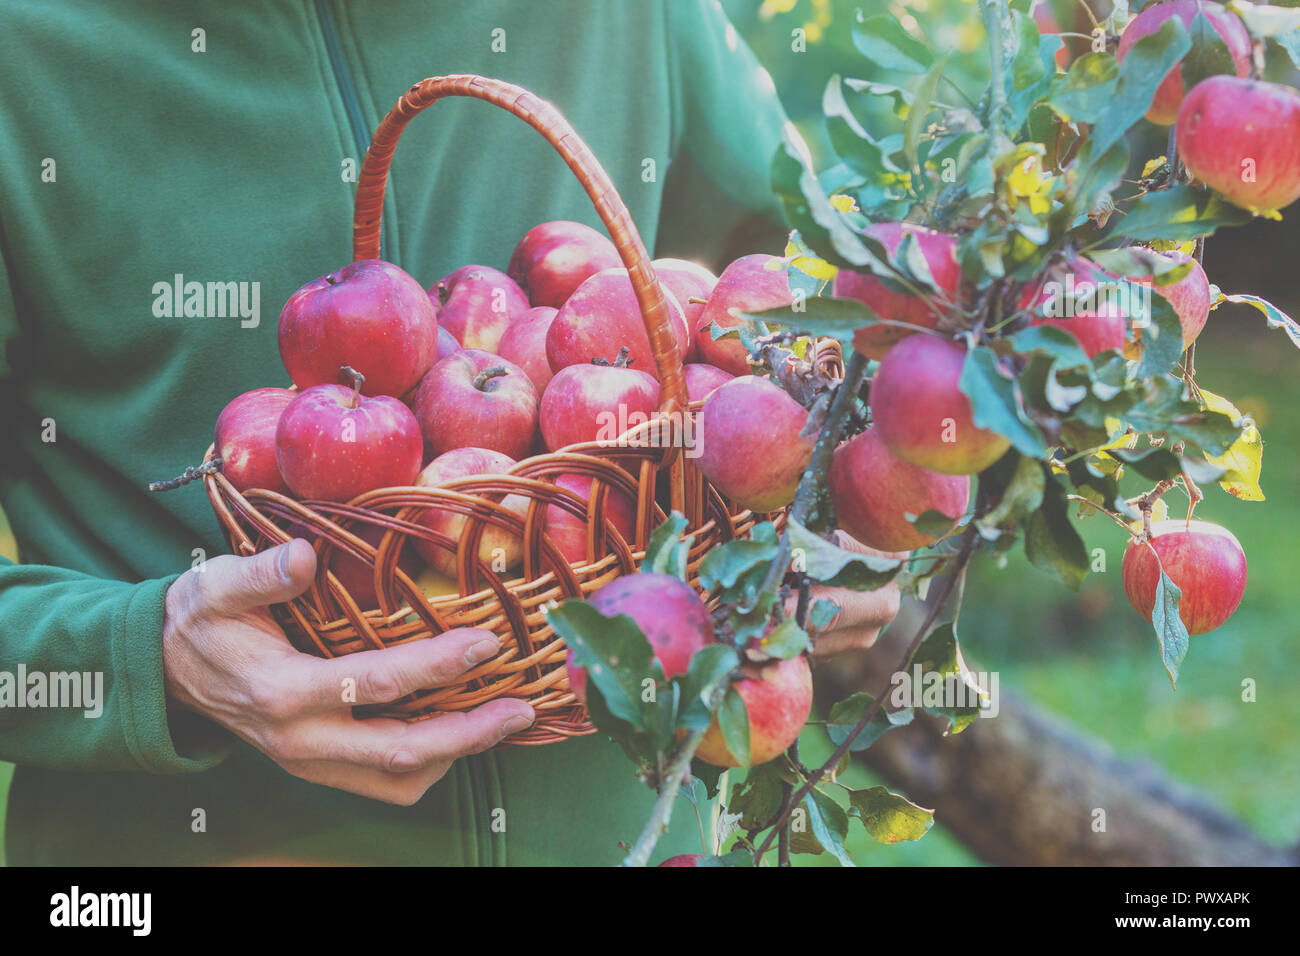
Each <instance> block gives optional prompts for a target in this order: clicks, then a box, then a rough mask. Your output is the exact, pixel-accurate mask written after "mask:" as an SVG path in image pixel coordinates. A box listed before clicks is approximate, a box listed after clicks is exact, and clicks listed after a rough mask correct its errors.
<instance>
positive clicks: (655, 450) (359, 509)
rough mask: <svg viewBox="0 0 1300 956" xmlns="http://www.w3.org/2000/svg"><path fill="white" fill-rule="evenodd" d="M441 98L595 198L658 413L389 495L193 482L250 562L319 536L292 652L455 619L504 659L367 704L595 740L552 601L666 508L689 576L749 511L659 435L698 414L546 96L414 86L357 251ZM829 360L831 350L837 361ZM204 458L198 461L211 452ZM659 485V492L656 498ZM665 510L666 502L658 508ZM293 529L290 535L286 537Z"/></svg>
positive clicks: (615, 223) (291, 623) (615, 560)
mask: <svg viewBox="0 0 1300 956" xmlns="http://www.w3.org/2000/svg"><path fill="white" fill-rule="evenodd" d="M446 96H467V97H472V98H475V99H481V100H486V101H487V102H489V103H492V104H494V105H496V106H498V107H500V108H502V109H504V110H506V111H508V112H510V113H513V114H514V115H515V116H517V117H519V118H520V119H522V120H524V121H525V122H526V123H528V124H529V125H530V126H532V127H533V128H534V129H536V130H537V131H538V132H540V133H541V134H542V135H543V136H544V137H545V138H546V140H547V141H548V142H549V143H550V144H551V145H552V146H553V147H554V148H555V149H556V151H558V152H559V154H560V155H561V156H562V157H563V158H564V161H565V162H566V163H567V164H568V165H569V168H570V169H571V170H573V172H574V174H575V175H576V176H577V177H578V179H579V181H580V182H581V183H582V185H583V186H584V188H585V189H586V191H587V194H588V195H589V196H590V197H591V200H592V202H593V204H594V205H595V208H596V211H597V213H598V214H599V215H600V218H601V220H602V221H603V222H604V224H605V226H606V228H607V229H608V231H609V234H610V236H611V237H612V239H613V241H614V245H615V246H616V247H617V248H618V251H619V255H620V256H621V257H622V260H623V263H624V265H625V266H626V268H627V270H628V272H629V273H630V275H631V277H632V283H633V286H634V288H635V290H636V296H637V301H638V303H639V305H640V307H641V311H642V316H643V318H644V320H645V326H646V330H647V332H648V333H649V336H650V343H651V346H652V350H653V353H654V360H655V366H656V369H657V371H658V373H659V380H660V386H661V393H660V394H661V399H660V404H661V411H662V412H664V413H666V415H667V418H665V419H664V420H661V421H656V422H650V423H647V424H645V425H642V426H641V427H639V428H636V429H633V430H632V431H629V432H628V434H627V435H624V436H623V437H622V438H621V439H620V440H619V442H618V443H617V444H615V445H609V444H599V443H592V444H585V445H575V446H572V447H569V448H565V449H563V450H562V451H560V452H557V453H555V454H547V455H539V456H536V457H532V458H528V459H525V460H523V461H521V462H519V464H518V465H517V466H516V467H515V468H513V469H512V470H511V472H510V473H509V474H508V475H486V476H477V477H473V478H466V479H462V480H459V481H455V482H452V483H451V484H449V485H447V486H446V487H443V488H437V489H434V488H415V487H410V488H384V489H379V490H376V491H371V492H368V493H366V494H364V495H361V496H360V497H358V498H356V499H354V500H353V501H350V502H348V503H347V504H338V503H333V502H318V501H311V502H298V501H294V500H292V499H290V498H287V497H285V496H283V495H280V494H276V493H275V492H271V491H262V490H250V491H247V492H245V493H243V494H241V493H240V492H238V491H237V490H236V489H235V488H234V487H233V486H232V485H231V484H230V482H229V481H228V480H226V478H225V477H224V476H223V475H221V474H220V473H216V474H209V475H207V476H206V477H205V479H204V482H205V485H206V488H207V493H208V498H209V500H210V501H211V503H212V507H213V509H214V510H215V512H216V515H217V518H218V520H219V521H220V523H221V527H222V529H223V532H224V534H225V536H226V538H227V541H228V542H229V544H230V548H231V550H232V551H233V552H234V553H235V554H239V555H250V554H255V553H257V552H258V551H261V550H264V549H267V548H270V547H274V546H275V545H277V544H280V543H282V542H284V541H287V540H289V539H290V537H293V536H297V537H304V536H309V537H314V538H315V545H316V550H317V557H318V572H317V576H316V579H315V582H314V583H313V585H312V587H311V588H310V589H309V590H308V591H307V592H306V593H304V594H303V595H302V596H300V597H299V598H297V599H295V600H294V601H292V602H290V603H288V604H283V605H277V606H276V607H274V608H273V609H272V611H273V613H274V614H275V616H276V619H277V620H278V621H279V622H280V623H281V624H282V625H283V627H284V629H285V632H286V633H287V634H288V636H289V638H290V640H291V641H292V642H293V644H294V646H295V647H297V648H298V649H300V650H302V651H306V652H309V653H314V654H318V655H322V656H325V657H338V656H341V655H344V654H351V653H355V652H357V651H364V650H372V649H379V648H385V647H392V646H394V645H397V644H403V643H406V642H408V641H418V640H422V639H424V638H428V637H430V636H432V635H435V634H439V633H442V632H443V631H446V630H449V629H451V628H457V627H481V628H487V629H490V630H492V631H494V632H495V633H496V634H498V635H499V636H500V637H501V641H502V647H501V651H500V653H499V654H497V655H496V656H495V657H494V658H492V659H491V660H489V661H486V662H484V663H483V664H480V665H479V666H477V667H475V668H474V669H473V670H472V671H470V672H469V673H468V674H467V675H466V678H465V680H464V682H463V683H460V684H456V685H449V686H444V687H436V688H430V689H428V690H423V691H419V692H417V693H415V694H411V695H409V696H408V697H405V698H403V699H402V700H400V701H398V702H396V703H394V704H392V705H389V706H386V707H383V708H374V709H372V710H371V711H370V712H371V713H374V714H382V715H385V716H393V717H399V718H403V719H408V720H410V719H420V718H423V717H428V716H431V715H433V714H436V713H439V712H443V711H455V710H465V709H468V708H472V707H476V706H477V705H479V704H482V703H484V702H485V701H488V700H492V699H494V698H497V697H518V698H522V699H524V700H527V701H528V702H529V703H530V704H532V706H533V708H534V709H535V711H536V714H537V720H536V722H535V723H534V724H533V726H532V727H531V728H529V729H528V730H527V731H525V732H523V733H520V734H517V735H515V736H514V737H511V738H510V739H509V741H508V742H509V743H512V744H526V745H539V744H546V743H552V742H555V741H559V740H563V739H564V738H566V737H574V736H580V735H583V734H588V733H591V732H592V730H593V727H592V725H591V724H590V722H589V721H588V720H587V717H586V713H585V711H584V710H583V708H582V706H581V705H580V704H578V703H577V701H576V700H575V698H574V696H573V694H572V693H571V692H570V691H569V684H568V678H567V677H566V675H565V668H564V659H565V647H564V643H563V641H561V640H560V639H559V638H558V637H557V636H556V635H555V634H554V632H553V631H552V630H551V628H550V626H549V625H548V624H547V622H546V614H545V611H546V608H547V606H548V605H550V603H551V602H554V601H562V600H564V599H565V598H569V597H582V596H585V595H588V594H590V593H591V592H592V591H595V590H596V589H598V588H600V587H601V586H602V585H604V584H606V583H608V582H609V581H611V580H613V579H614V578H616V577H619V576H620V575H624V574H631V573H633V572H635V571H636V570H637V569H638V567H639V564H640V561H641V559H642V557H643V556H644V553H645V548H646V544H647V541H648V539H649V535H650V533H651V532H652V531H653V530H654V528H655V527H656V525H657V524H659V523H660V522H661V521H663V520H664V519H665V518H666V517H667V513H666V511H667V510H675V511H679V512H681V513H682V514H683V515H685V517H686V519H687V528H686V532H685V533H686V534H687V535H691V536H692V537H693V538H694V543H693V544H692V546H691V549H690V557H689V577H690V581H691V583H692V584H694V585H696V586H698V580H697V569H698V567H699V563H700V561H701V559H702V558H703V557H704V555H705V554H706V553H707V552H708V551H709V550H710V549H712V548H713V547H715V546H716V545H718V544H719V543H721V542H723V541H726V540H729V539H731V538H733V537H736V536H739V535H743V534H745V533H746V532H747V531H748V530H749V529H750V528H751V527H752V526H753V524H754V523H755V521H756V520H758V517H757V516H754V515H752V514H750V513H749V512H746V511H742V510H741V509H738V508H736V507H733V506H731V505H729V504H728V502H726V501H725V500H724V499H723V498H722V497H721V496H720V495H719V494H718V492H717V491H716V490H715V489H713V488H712V487H711V486H710V485H709V483H708V482H707V481H706V480H705V479H704V477H703V476H702V475H701V474H700V473H699V472H698V470H696V469H695V467H694V465H693V463H692V462H691V460H690V458H689V456H688V455H686V454H683V453H682V450H681V448H680V447H676V446H677V444H678V442H677V441H675V440H674V438H673V435H671V434H670V432H672V429H671V428H670V427H669V425H670V423H671V422H673V420H674V416H676V420H677V421H678V422H680V421H681V420H682V416H688V417H689V416H693V415H695V414H697V413H698V407H696V408H690V407H688V405H687V401H686V385H685V379H684V378H683V375H682V367H681V359H680V357H679V356H678V355H677V352H676V350H675V348H674V343H673V338H672V336H671V333H670V328H669V324H668V311H667V305H666V302H665V299H664V294H663V291H662V288H661V287H660V285H659V281H658V279H657V278H656V277H655V273H654V269H653V267H652V266H651V263H650V257H649V255H648V254H647V252H646V249H645V246H644V245H643V244H642V242H641V239H640V237H639V235H638V234H637V231H636V228H635V227H634V225H633V224H632V221H631V218H630V216H629V214H628V211H627V208H626V206H624V204H623V201H622V199H620V198H619V195H618V193H617V192H616V191H615V189H614V186H613V184H612V183H611V182H610V180H609V177H608V176H607V175H606V174H605V171H604V170H603V169H602V168H601V166H600V164H599V163H598V162H597V161H596V158H595V157H594V156H593V155H592V154H591V151H590V150H589V149H588V148H587V146H586V144H585V143H583V141H582V140H581V139H579V137H578V135H577V134H576V133H575V132H574V131H573V130H572V128H570V126H569V124H568V123H567V122H566V121H565V119H564V118H563V117H562V116H561V115H560V114H559V112H558V111H557V110H556V109H555V108H554V107H553V106H551V105H550V104H549V103H547V102H545V101H543V100H541V99H539V98H538V97H536V96H534V95H533V94H531V93H529V92H528V91H526V90H524V89H521V88H520V87H517V86H513V85H511V84H509V83H504V82H502V81H500V80H493V79H487V78H484V77H480V76H445V77H432V78H430V79H427V80H424V81H423V82H421V83H418V84H417V85H415V86H413V87H411V88H410V89H409V90H408V91H407V92H406V94H405V95H404V96H403V97H402V98H401V99H400V100H399V101H398V102H397V104H396V106H394V107H393V109H392V110H391V111H390V112H389V114H388V115H387V116H386V117H385V118H384V120H383V122H382V123H380V125H379V128H378V130H377V131H376V133H375V136H374V140H373V142H372V143H371V144H370V148H369V150H367V152H366V157H365V161H364V163H363V165H362V169H361V176H360V181H359V183H358V188H357V195H356V205H355V212H354V218H353V257H354V259H357V260H360V259H374V258H378V256H379V231H380V218H381V210H382V207H383V198H384V188H385V185H386V183H387V178H388V169H389V164H390V162H391V160H392V156H393V151H394V148H395V147H396V145H397V140H398V138H399V137H400V136H401V133H402V130H403V129H404V128H405V127H406V124H407V123H408V122H409V121H410V120H411V118H412V117H414V116H415V114H416V113H418V112H420V111H421V110H423V109H425V108H426V107H428V106H432V105H433V104H434V103H436V102H437V101H438V100H439V99H441V98H443V97H446ZM836 359H837V354H831V355H827V356H826V360H827V361H831V362H834V361H836ZM213 454H214V453H213V451H212V449H209V451H208V458H209V459H211V457H212V455H213ZM574 474H577V475H585V476H588V477H590V478H591V479H593V481H592V486H591V494H590V497H589V498H587V499H583V498H581V497H579V496H577V495H574V494H573V493H571V492H569V491H567V490H565V489H563V488H560V487H558V486H556V485H555V484H554V483H553V480H554V478H555V477H557V476H559V475H574ZM609 489H614V490H616V491H617V492H620V493H622V494H625V495H627V496H629V498H630V499H632V500H635V502H636V516H637V517H636V528H635V534H634V535H633V538H632V540H625V539H624V538H623V537H622V535H620V533H619V532H618V530H617V529H616V528H615V527H614V525H613V524H612V523H611V522H610V521H609V520H608V519H607V518H606V516H605V498H606V495H607V493H608V490H609ZM656 491H658V495H656ZM507 495H511V496H521V497H523V498H526V499H528V509H527V512H526V514H525V515H523V516H522V517H521V516H520V515H519V514H518V513H517V512H516V511H512V510H508V509H507V508H505V507H502V505H501V501H502V500H503V499H504V498H505V497H506V496H507ZM550 506H558V507H559V508H562V509H564V510H565V511H567V512H569V513H570V514H573V515H575V516H578V517H579V518H581V519H582V520H583V521H585V522H586V524H587V558H588V560H587V562H585V563H583V564H581V565H576V566H571V565H570V564H569V563H568V562H566V561H565V560H564V559H563V558H562V557H561V556H560V554H559V552H558V551H557V550H556V547H555V545H554V544H553V543H552V542H551V540H550V539H549V538H548V536H547V534H546V530H545V519H546V513H547V509H548V507H550ZM665 506H666V507H665ZM429 508H438V509H442V510H445V511H448V512H452V513H455V514H459V515H464V516H465V518H466V521H465V524H464V527H463V530H462V533H461V536H460V539H459V541H457V540H452V539H449V538H447V537H446V536H442V535H439V534H437V533H435V532H433V531H431V530H429V529H428V528H426V527H424V526H422V525H419V524H417V523H416V522H415V519H416V518H417V517H418V516H419V515H420V514H421V513H422V512H424V511H425V510H427V509H429ZM366 526H378V527H381V528H383V529H386V533H385V534H384V535H383V537H382V540H381V541H380V542H379V544H378V545H377V546H371V545H369V544H367V543H366V542H365V541H363V540H362V539H361V538H359V537H358V536H357V533H356V532H358V531H359V530H362V529H364V528H366ZM490 527H496V528H502V529H505V530H506V531H507V532H509V533H510V534H512V535H513V536H515V537H516V538H518V539H519V540H520V541H521V542H522V545H523V563H522V568H520V569H517V570H515V571H513V572H512V576H511V577H510V578H508V579H507V578H504V577H503V576H502V575H500V574H498V573H496V572H494V571H493V570H492V568H491V567H489V566H487V565H486V564H485V563H483V562H481V561H480V560H479V559H478V552H479V539H480V537H481V536H482V534H483V533H484V532H485V531H486V530H487V529H488V528H490ZM289 529H292V532H291V531H290V530H289ZM409 537H422V538H424V539H426V540H428V541H432V542H434V543H435V544H438V545H440V546H442V547H445V548H447V549H448V550H449V551H452V552H454V553H455V554H456V565H457V568H456V585H457V590H458V593H457V594H449V595H446V596H442V597H434V598H429V597H426V595H425V594H424V592H423V591H422V590H421V588H420V587H419V586H418V585H417V584H416V582H415V581H413V580H412V579H411V578H410V577H409V576H408V575H407V574H406V573H405V572H404V571H403V570H401V569H400V568H399V567H398V566H397V561H398V557H399V555H400V554H401V551H402V546H403V544H404V542H405V539H406V538H409ZM340 554H344V555H348V556H350V557H351V558H354V559H357V560H359V561H361V562H363V563H364V564H365V565H366V566H368V567H372V568H373V573H374V578H373V580H374V585H375V591H376V594H377V595H378V602H379V605H380V606H379V608H377V609H375V608H371V609H363V608H361V607H359V606H358V605H357V602H356V601H355V599H354V598H353V597H352V595H351V594H349V593H348V591H347V590H346V589H345V588H344V587H343V586H342V585H341V584H340V582H339V580H338V578H337V577H336V576H335V575H334V574H333V572H332V571H331V570H330V568H331V562H332V561H333V560H335V559H336V558H337V556H338V555H340Z"/></svg>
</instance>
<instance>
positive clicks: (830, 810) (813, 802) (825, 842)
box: [803, 790, 857, 866]
mask: <svg viewBox="0 0 1300 956" xmlns="http://www.w3.org/2000/svg"><path fill="white" fill-rule="evenodd" d="M803 805H804V806H805V807H807V809H808V824H809V826H811V827H812V832H813V836H815V837H816V838H817V842H818V843H820V844H821V845H822V846H823V847H824V848H825V849H826V850H828V851H830V854H831V856H833V857H835V859H836V860H838V861H839V864H840V866H856V865H857V864H855V863H854V862H853V861H852V860H851V859H849V854H848V852H847V851H846V850H845V849H844V838H845V837H846V836H848V833H849V815H848V814H847V813H845V812H844V808H843V807H841V806H840V805H839V804H838V803H836V802H835V801H834V800H832V799H831V798H830V797H828V796H826V794H824V793H822V792H821V791H820V790H812V791H810V792H809V793H808V796H807V797H805V798H804V804H803Z"/></svg>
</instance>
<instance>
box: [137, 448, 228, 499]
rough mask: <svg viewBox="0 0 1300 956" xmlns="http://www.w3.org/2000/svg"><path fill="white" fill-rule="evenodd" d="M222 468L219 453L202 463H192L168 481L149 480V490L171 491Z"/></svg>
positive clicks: (213, 473)
mask: <svg viewBox="0 0 1300 956" xmlns="http://www.w3.org/2000/svg"><path fill="white" fill-rule="evenodd" d="M220 470H221V456H220V455H218V456H217V457H216V458H213V459H210V460H209V461H205V462H204V463H203V464H201V465H191V466H190V467H188V468H186V469H185V471H184V472H182V473H181V474H179V475H177V476H176V477H175V478H168V479H167V480H166V481H151V482H149V490H150V491H171V490H172V489H173V488H179V487H181V486H182V485H188V484H189V483H190V482H191V481H195V480H197V479H199V478H203V477H206V476H207V475H215V474H216V473H217V472H219V471H220Z"/></svg>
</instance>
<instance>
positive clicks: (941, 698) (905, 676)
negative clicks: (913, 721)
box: [889, 664, 1001, 717]
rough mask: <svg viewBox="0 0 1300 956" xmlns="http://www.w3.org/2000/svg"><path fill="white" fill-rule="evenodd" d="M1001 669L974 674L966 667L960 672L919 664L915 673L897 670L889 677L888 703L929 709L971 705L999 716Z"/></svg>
mask: <svg viewBox="0 0 1300 956" xmlns="http://www.w3.org/2000/svg"><path fill="white" fill-rule="evenodd" d="M998 684H999V679H998V672H997V671H990V672H989V673H983V672H980V673H978V674H977V673H973V672H971V671H968V670H966V669H965V668H964V667H963V668H962V669H961V671H960V672H959V673H947V674H944V673H940V672H939V671H933V670H931V671H927V670H925V669H924V668H922V667H921V665H920V664H916V665H914V666H913V667H912V673H911V674H909V673H907V671H896V672H895V673H894V674H893V675H892V676H891V677H890V685H891V688H892V689H891V691H890V694H889V703H890V704H891V705H892V706H894V707H896V708H903V707H925V708H927V709H929V710H940V709H943V710H953V709H957V708H970V709H973V710H978V711H979V716H981V717H996V716H997V715H998V711H999V710H1001V705H1000V704H999V703H998Z"/></svg>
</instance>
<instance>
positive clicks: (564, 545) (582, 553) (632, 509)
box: [546, 475, 636, 564]
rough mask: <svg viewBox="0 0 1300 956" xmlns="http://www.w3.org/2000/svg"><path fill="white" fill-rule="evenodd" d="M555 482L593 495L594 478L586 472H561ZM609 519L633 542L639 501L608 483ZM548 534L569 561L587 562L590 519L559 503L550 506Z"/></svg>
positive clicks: (580, 493)
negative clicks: (574, 473)
mask: <svg viewBox="0 0 1300 956" xmlns="http://www.w3.org/2000/svg"><path fill="white" fill-rule="evenodd" d="M555 484H556V485H557V486H559V487H560V488H563V489H564V490H565V491H570V492H572V493H573V494H575V495H577V496H578V497H579V498H581V499H583V500H584V501H587V500H589V499H590V498H591V486H592V480H591V478H589V477H588V476H586V475H560V476H559V477H558V478H556V479H555ZM605 488H606V491H605V509H604V510H605V520H606V521H607V522H609V523H610V524H612V525H613V526H614V528H615V530H617V531H618V533H619V534H620V535H622V536H623V540H624V541H627V542H629V543H631V542H632V540H633V536H634V535H635V534H636V501H635V500H634V499H633V498H631V497H629V496H628V495H627V494H625V493H623V492H621V491H619V490H618V489H616V488H611V487H609V486H608V485H606V486H605ZM546 534H547V535H548V536H549V537H550V539H551V541H552V542H553V543H554V544H555V546H556V548H558V549H559V552H560V554H562V555H563V556H564V560H565V561H567V562H568V563H569V564H586V563H587V522H586V521H585V520H584V519H582V518H578V517H576V516H574V515H573V514H571V513H570V512H568V511H566V510H565V509H564V508H562V507H560V506H559V505H549V506H547V509H546Z"/></svg>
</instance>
